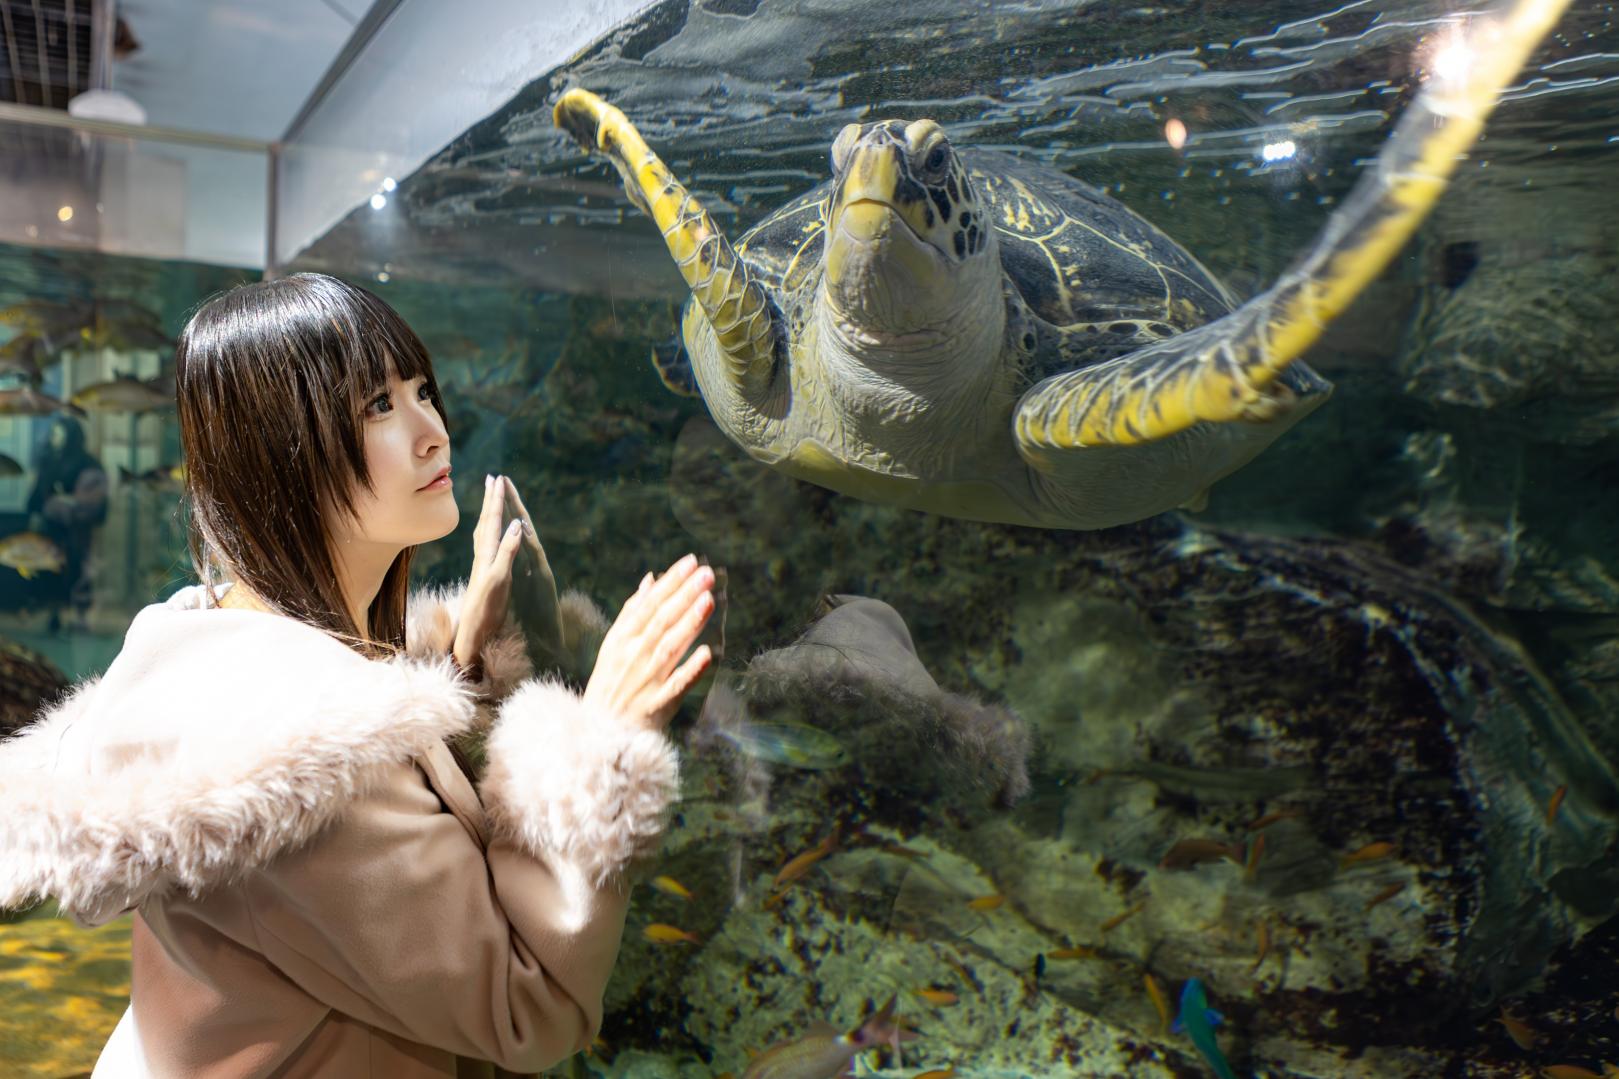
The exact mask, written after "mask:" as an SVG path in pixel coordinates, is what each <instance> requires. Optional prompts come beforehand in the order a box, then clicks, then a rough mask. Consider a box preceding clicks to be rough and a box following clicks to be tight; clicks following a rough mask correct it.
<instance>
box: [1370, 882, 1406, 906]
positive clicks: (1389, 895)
mask: <svg viewBox="0 0 1619 1079" xmlns="http://www.w3.org/2000/svg"><path fill="white" fill-rule="evenodd" d="M1403 891H1405V881H1403V880H1402V881H1396V882H1395V883H1393V884H1391V885H1389V886H1388V887H1387V888H1384V889H1383V890H1382V891H1380V892H1378V893H1377V894H1376V895H1374V896H1372V897H1371V898H1370V899H1368V900H1367V901H1366V907H1365V909H1366V910H1371V909H1372V908H1373V907H1375V906H1377V905H1378V904H1379V903H1387V902H1388V901H1389V900H1390V899H1393V898H1394V897H1395V896H1397V895H1399V894H1400V893H1401V892H1403Z"/></svg>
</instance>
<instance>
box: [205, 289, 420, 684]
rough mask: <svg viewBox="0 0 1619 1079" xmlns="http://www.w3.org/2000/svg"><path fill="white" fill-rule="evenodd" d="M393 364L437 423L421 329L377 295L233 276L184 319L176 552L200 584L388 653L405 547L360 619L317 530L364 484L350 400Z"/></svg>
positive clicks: (361, 409)
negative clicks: (233, 589)
mask: <svg viewBox="0 0 1619 1079" xmlns="http://www.w3.org/2000/svg"><path fill="white" fill-rule="evenodd" d="M395 373H397V374H398V376H399V377H400V378H403V379H407V380H409V379H415V378H423V379H425V380H426V383H427V386H428V388H429V392H430V395H431V398H432V401H433V405H434V407H435V408H437V409H438V412H439V415H440V417H441V418H442V417H443V415H444V406H443V401H442V399H441V397H440V395H439V388H438V381H437V379H436V378H435V377H434V374H433V365H432V360H431V358H430V357H429V356H428V353H427V349H426V347H425V346H424V345H423V344H422V342H421V339H420V338H419V337H417V336H416V333H415V332H414V331H413V330H411V328H410V327H409V325H407V324H406V323H405V321H404V319H402V318H401V317H400V316H399V314H398V313H397V312H396V311H394V310H393V308H391V307H389V306H388V305H387V304H386V303H384V302H383V301H382V300H381V299H379V298H378V297H376V296H374V295H372V294H371V293H370V292H368V291H366V290H365V289H363V288H360V287H358V286H355V285H351V284H348V283H347V282H344V281H341V280H338V279H337V278H333V277H328V276H326V275H324V274H293V275H291V276H289V277H284V278H279V279H277V280H274V281H259V282H254V283H252V284H249V285H243V286H241V287H239V288H236V289H233V290H231V291H230V292H227V293H224V294H222V295H220V296H217V297H215V298H214V299H212V300H210V301H208V303H206V304H205V305H204V306H203V307H202V308H201V309H199V310H198V311H197V313H196V314H195V315H193V316H192V318H191V320H190V322H188V323H187V325H186V327H185V329H184V330H183V331H182V332H181V335H180V340H179V343H178V346H177V348H176V355H175V376H176V377H175V381H176V396H177V402H176V403H177V405H178V410H179V419H180V441H181V447H182V450H183V452H184V454H185V461H186V491H187V495H188V496H189V501H190V505H191V528H190V545H191V555H192V561H193V563H194V564H195V566H196V568H197V573H198V576H199V578H200V579H201V580H202V581H203V583H205V584H209V585H213V584H214V583H215V575H216V573H219V572H223V573H227V574H229V575H230V576H232V577H234V578H235V579H237V580H239V581H241V582H242V583H243V584H245V585H246V586H247V587H248V588H249V589H250V590H251V591H252V592H253V593H254V594H255V595H257V596H259V597H260V598H261V599H263V600H264V601H265V602H266V603H268V604H270V605H271V606H272V607H274V608H275V609H277V610H278V611H280V612H281V613H284V614H287V615H290V616H292V617H294V618H298V619H300V620H301V621H305V622H308V623H310V624H311V625H315V626H318V627H319V628H322V629H324V630H326V631H327V632H329V633H332V634H333V635H335V636H338V637H341V638H342V639H344V640H345V641H347V642H349V643H350V644H351V645H353V646H355V647H357V648H360V649H361V650H362V651H366V652H368V653H369V652H377V651H379V650H380V651H386V650H391V649H397V648H401V647H403V645H404V611H405V606H406V599H407V589H408V581H409V568H410V559H411V556H412V554H413V553H414V548H407V549H406V550H405V551H404V552H402V553H401V554H400V556H399V558H398V559H396V560H395V563H394V565H393V566H392V567H390V569H389V572H388V574H387V576H386V578H385V580H384V582H383V587H382V590H381V591H380V592H379V593H378V596H377V599H376V601H375V602H373V604H372V607H371V611H370V614H369V617H368V622H369V625H367V626H365V627H359V626H355V625H354V623H353V618H352V616H351V615H350V614H349V611H348V608H347V605H346V604H345V602H344V600H343V594H342V588H341V586H340V584H339V582H338V578H337V571H336V562H335V557H334V549H335V544H334V540H333V536H332V531H331V522H332V520H334V518H335V519H341V518H342V517H348V518H353V517H354V516H355V502H354V499H355V496H356V493H357V492H358V491H359V490H360V489H362V488H363V489H365V490H367V491H370V490H371V489H372V485H371V477H370V473H369V471H368V470H367V468H366V462H365V418H364V413H365V407H366V404H367V403H368V402H369V401H370V400H371V399H372V398H373V397H374V396H375V395H376V394H377V393H378V392H380V391H381V390H383V389H384V388H386V386H387V385H388V380H389V378H390V375H391V374H395ZM446 430H448V424H447V423H446ZM362 629H363V631H364V632H362ZM379 646H380V647H379Z"/></svg>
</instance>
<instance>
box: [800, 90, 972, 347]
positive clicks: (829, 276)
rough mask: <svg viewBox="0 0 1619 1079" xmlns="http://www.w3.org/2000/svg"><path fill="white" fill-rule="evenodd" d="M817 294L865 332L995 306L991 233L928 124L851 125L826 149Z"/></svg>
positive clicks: (922, 325) (949, 152) (947, 149)
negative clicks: (822, 281) (821, 283)
mask: <svg viewBox="0 0 1619 1079" xmlns="http://www.w3.org/2000/svg"><path fill="white" fill-rule="evenodd" d="M832 172H833V177H834V189H833V192H832V197H831V199H830V200H829V202H828V204H827V211H826V212H827V220H826V262H825V266H826V288H827V296H828V298H829V299H830V300H831V302H832V304H833V306H834V307H835V308H836V309H837V311H838V312H839V313H840V314H841V315H842V317H843V318H845V319H847V320H848V321H849V322H851V323H853V324H855V325H857V326H858V327H859V328H860V329H861V330H862V331H864V332H865V333H867V334H873V333H875V334H878V335H888V334H907V333H914V332H917V331H919V330H926V329H928V328H930V327H937V326H941V325H943V324H945V323H947V322H949V321H950V320H952V319H953V318H956V317H959V315H960V314H961V313H963V312H976V311H977V309H978V307H979V304H980V301H981V300H982V298H983V297H984V296H985V295H986V294H987V295H988V296H989V297H990V298H991V302H993V303H996V304H999V303H1000V288H999V285H998V282H999V280H1000V257H999V253H998V251H997V250H996V244H995V236H994V230H993V229H992V228H991V227H989V223H988V222H987V221H986V220H985V219H984V213H983V210H982V204H981V203H980V202H979V200H978V195H977V193H976V192H975V191H974V190H973V185H972V181H971V180H969V179H968V177H967V169H966V166H965V164H964V163H963V162H962V160H961V156H960V155H959V154H958V153H956V151H955V148H954V147H952V146H951V145H950V139H949V138H948V137H947V136H946V135H945V133H944V129H943V128H941V127H940V126H939V125H938V124H936V123H934V122H933V121H932V120H914V121H912V122H910V123H906V122H905V121H903V120H888V121H884V122H882V123H875V124H850V125H849V126H848V127H845V128H844V129H843V131H842V132H841V133H839V135H838V137H837V141H835V142H834V143H833V144H832Z"/></svg>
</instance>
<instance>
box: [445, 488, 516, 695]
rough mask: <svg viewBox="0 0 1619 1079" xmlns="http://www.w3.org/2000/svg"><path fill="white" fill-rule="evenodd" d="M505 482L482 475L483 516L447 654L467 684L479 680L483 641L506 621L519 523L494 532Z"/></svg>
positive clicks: (476, 530) (497, 528)
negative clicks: (450, 646) (469, 680)
mask: <svg viewBox="0 0 1619 1079" xmlns="http://www.w3.org/2000/svg"><path fill="white" fill-rule="evenodd" d="M510 482H511V481H510V480H508V479H507V478H506V477H505V476H486V477H484V483H483V512H482V513H481V514H479V516H478V527H477V528H475V529H474V530H473V532H472V572H471V573H469V574H468V575H467V590H466V593H465V595H464V596H463V597H462V599H461V616H460V620H459V621H458V622H457V623H456V627H455V646H454V648H453V650H452V652H451V654H452V655H453V656H454V657H455V665H456V666H457V667H460V668H461V670H462V671H464V672H465V673H466V675H467V677H468V678H470V679H472V680H473V681H477V680H478V679H480V678H481V677H483V669H482V659H481V657H482V656H483V646H484V643H485V642H487V641H488V640H489V638H490V637H492V636H494V635H495V634H496V633H498V632H499V631H500V627H501V626H503V625H504V624H505V622H506V604H507V601H508V600H509V599H510V598H511V593H512V559H514V558H516V557H517V548H518V545H519V544H520V543H521V542H522V540H523V529H524V524H523V522H522V521H521V520H514V521H512V523H511V525H510V526H509V527H508V528H507V529H506V531H505V532H504V533H502V532H501V530H500V518H501V514H502V507H504V506H505V504H506V485H507V484H509V483H510ZM514 494H515V491H514Z"/></svg>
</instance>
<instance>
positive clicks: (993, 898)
mask: <svg viewBox="0 0 1619 1079" xmlns="http://www.w3.org/2000/svg"><path fill="white" fill-rule="evenodd" d="M1004 902H1006V896H1004V895H1001V894H999V893H996V894H995V895H981V896H979V897H978V898H977V899H972V900H969V901H968V902H967V909H968V910H977V911H986V910H994V909H995V908H996V907H999V906H1000V905H1001V904H1002V903H1004Z"/></svg>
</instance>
